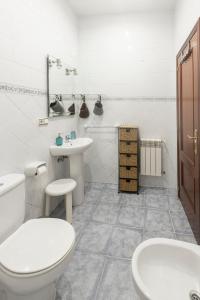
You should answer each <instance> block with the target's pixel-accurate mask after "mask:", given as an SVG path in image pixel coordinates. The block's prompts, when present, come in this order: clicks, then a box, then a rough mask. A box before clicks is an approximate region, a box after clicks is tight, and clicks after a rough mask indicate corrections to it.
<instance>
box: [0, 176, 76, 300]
mask: <svg viewBox="0 0 200 300" xmlns="http://www.w3.org/2000/svg"><path fill="white" fill-rule="evenodd" d="M24 181H25V177H24V175H22V174H9V175H6V176H3V177H0V299H1V300H4V299H5V300H54V299H55V281H56V280H57V279H58V277H59V276H60V275H61V274H62V273H63V272H64V270H65V268H66V265H67V262H68V260H69V258H70V256H71V254H72V252H73V249H74V243H75V232H74V229H73V227H72V226H71V225H70V224H69V223H67V222H66V221H64V220H60V219H53V218H51V219H50V218H41V219H33V220H30V221H28V222H26V223H24V224H23V220H24V216H25V186H24Z"/></svg>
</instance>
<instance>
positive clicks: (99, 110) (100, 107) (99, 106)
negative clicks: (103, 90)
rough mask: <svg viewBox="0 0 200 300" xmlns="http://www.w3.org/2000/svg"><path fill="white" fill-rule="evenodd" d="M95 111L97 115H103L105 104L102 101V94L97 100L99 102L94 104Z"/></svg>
mask: <svg viewBox="0 0 200 300" xmlns="http://www.w3.org/2000/svg"><path fill="white" fill-rule="evenodd" d="M93 113H94V114H95V115H97V116H101V115H103V105H102V103H101V96H100V95H99V99H98V100H97V102H96V103H95V105H94V110H93Z"/></svg>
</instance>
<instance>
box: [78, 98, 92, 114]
mask: <svg viewBox="0 0 200 300" xmlns="http://www.w3.org/2000/svg"><path fill="white" fill-rule="evenodd" d="M82 99H83V103H82V105H81V109H80V113H79V117H80V118H82V119H86V118H88V117H89V115H90V112H89V109H88V107H87V104H86V103H85V96H82Z"/></svg>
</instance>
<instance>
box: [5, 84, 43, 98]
mask: <svg viewBox="0 0 200 300" xmlns="http://www.w3.org/2000/svg"><path fill="white" fill-rule="evenodd" d="M0 92H3V93H14V94H21V95H30V96H45V95H47V92H46V91H43V90H39V89H34V88H30V87H25V86H20V85H14V84H10V83H2V82H0Z"/></svg>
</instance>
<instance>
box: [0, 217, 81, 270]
mask: <svg viewBox="0 0 200 300" xmlns="http://www.w3.org/2000/svg"><path fill="white" fill-rule="evenodd" d="M74 241H75V231H74V229H73V227H72V226H71V225H70V224H69V223H67V222H66V221H64V220H61V219H55V218H42V219H33V220H30V221H28V222H26V223H24V224H23V225H22V226H21V227H20V228H19V229H18V230H17V231H16V232H15V233H13V234H12V235H11V236H10V237H9V238H7V239H6V240H5V241H4V242H3V243H2V244H1V245H0V264H1V265H2V266H3V267H4V268H6V269H8V270H9V271H11V272H14V273H20V274H28V273H34V272H39V271H42V270H44V269H46V268H49V267H51V266H52V265H54V264H56V263H57V262H58V261H59V260H61V259H62V258H63V257H64V256H65V255H66V254H67V253H68V252H69V251H70V250H71V249H72V247H73V244H74Z"/></svg>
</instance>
